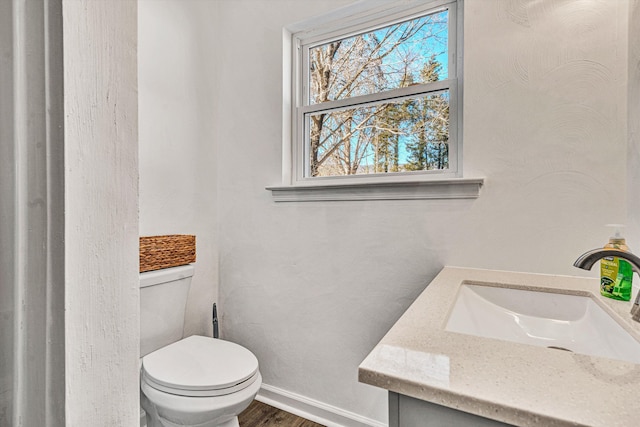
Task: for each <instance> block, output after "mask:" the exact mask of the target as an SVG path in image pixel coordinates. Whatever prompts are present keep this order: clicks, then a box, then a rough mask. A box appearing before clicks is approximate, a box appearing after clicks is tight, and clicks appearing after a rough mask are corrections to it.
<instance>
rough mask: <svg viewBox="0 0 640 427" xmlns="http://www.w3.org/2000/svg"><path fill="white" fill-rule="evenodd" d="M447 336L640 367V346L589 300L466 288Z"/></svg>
mask: <svg viewBox="0 0 640 427" xmlns="http://www.w3.org/2000/svg"><path fill="white" fill-rule="evenodd" d="M446 330H448V331H452V332H459V333H463V334H468V335H475V336H480V337H485V338H495V339H499V340H504V341H511V342H515V343H521V344H530V345H536V346H541V347H549V348H557V349H562V350H569V351H572V352H575V353H581V354H586V355H590V356H597V357H606V358H611V359H618V360H624V361H628V362H632V363H640V343H638V341H636V340H635V339H634V338H633V337H632V336H631V335H629V333H628V332H627V331H626V330H625V329H623V328H622V327H621V326H620V324H618V323H617V322H616V321H615V320H614V319H613V318H611V316H610V315H609V314H608V313H607V312H606V311H604V310H603V309H602V308H601V307H600V306H599V305H598V304H597V303H596V302H595V301H594V300H593V299H592V298H590V297H586V296H579V295H567V294H559V293H550V292H537V291H530V290H524V289H516V288H503V287H493V286H482V285H469V284H463V285H462V286H461V287H460V292H459V293H458V297H457V299H456V300H455V302H454V304H453V308H452V311H451V314H450V315H449V319H448V320H447V324H446Z"/></svg>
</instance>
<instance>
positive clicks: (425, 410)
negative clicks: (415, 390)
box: [389, 392, 513, 427]
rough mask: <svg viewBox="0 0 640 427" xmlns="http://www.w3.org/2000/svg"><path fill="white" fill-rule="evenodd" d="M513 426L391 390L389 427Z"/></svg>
mask: <svg viewBox="0 0 640 427" xmlns="http://www.w3.org/2000/svg"><path fill="white" fill-rule="evenodd" d="M452 426H455V427H513V426H512V425H511V424H505V423H502V422H500V421H494V420H490V419H488V418H484V417H480V416H478V415H473V414H469V413H467V412H462V411H458V410H456V409H451V408H447V407H445V406H441V405H436V404H435V403H430V402H426V401H424V400H420V399H415V398H413V397H409V396H405V395H402V394H398V393H393V392H389V427H452Z"/></svg>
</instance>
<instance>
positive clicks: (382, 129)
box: [307, 91, 449, 177]
mask: <svg viewBox="0 0 640 427" xmlns="http://www.w3.org/2000/svg"><path fill="white" fill-rule="evenodd" d="M307 123H308V124H309V125H308V126H309V128H310V129H311V134H310V144H309V147H310V150H309V165H310V166H309V171H308V176H312V177H317V176H339V175H358V174H371V173H389V172H411V171H425V170H434V169H447V168H448V166H449V149H448V141H449V92H448V91H442V92H439V93H430V94H427V95H423V96H420V97H410V98H407V99H401V100H394V101H391V102H383V103H376V104H373V105H371V104H367V105H363V106H357V107H352V108H344V109H342V110H335V111H331V112H326V113H310V114H307Z"/></svg>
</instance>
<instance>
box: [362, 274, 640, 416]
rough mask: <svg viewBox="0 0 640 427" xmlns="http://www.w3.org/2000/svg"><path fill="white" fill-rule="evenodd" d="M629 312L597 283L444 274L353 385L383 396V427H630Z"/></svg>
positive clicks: (639, 345)
mask: <svg viewBox="0 0 640 427" xmlns="http://www.w3.org/2000/svg"><path fill="white" fill-rule="evenodd" d="M636 279H637V277H636ZM634 287H635V288H637V287H638V284H637V283H636V285H635V286H634ZM630 307H631V302H622V301H615V300H611V299H608V298H604V297H601V296H600V295H599V288H598V280H597V279H592V278H579V277H571V276H555V275H543V274H530V273H515V272H505V271H493V270H479V269H468V268H457V267H445V268H444V269H443V270H442V271H441V272H440V274H438V276H437V277H436V278H435V279H434V280H433V281H432V282H431V283H430V284H429V286H427V288H426V289H425V290H424V291H423V292H422V294H420V296H419V297H418V298H417V299H416V301H415V302H414V303H413V304H412V305H411V306H410V307H409V308H408V309H407V311H406V312H405V313H404V314H403V315H402V317H401V318H400V319H399V320H398V321H397V322H396V324H395V325H394V326H393V327H392V328H391V330H390V331H389V332H388V333H387V334H386V335H385V336H384V337H383V339H382V340H381V341H380V342H379V343H378V345H377V346H376V347H375V348H374V349H373V350H372V351H371V353H370V354H369V355H368V356H367V358H366V359H365V360H364V361H363V362H362V363H361V365H360V367H359V380H360V381H361V382H363V383H366V384H370V385H374V386H377V387H380V388H383V389H386V390H388V391H389V426H390V427H413V426H416V427H417V426H420V427H450V426H456V427H464V426H474V427H477V426H481V427H485V426H486V427H497V426H523V427H524V426H544V427H565V426H594V427H595V426H601V427H614V426H637V425H640V418H639V416H640V415H639V414H640V396H639V392H640V323H638V322H634V321H633V320H632V319H631V315H630V314H629V309H630Z"/></svg>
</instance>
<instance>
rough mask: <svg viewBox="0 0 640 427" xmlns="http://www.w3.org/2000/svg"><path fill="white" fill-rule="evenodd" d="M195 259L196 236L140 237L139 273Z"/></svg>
mask: <svg viewBox="0 0 640 427" xmlns="http://www.w3.org/2000/svg"><path fill="white" fill-rule="evenodd" d="M195 261H196V236H191V235H185V234H172V235H168V236H149V237H140V273H143V272H145V271H152V270H160V269H161V268H169V267H176V266H178V265H185V264H190V263H192V262H195Z"/></svg>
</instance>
